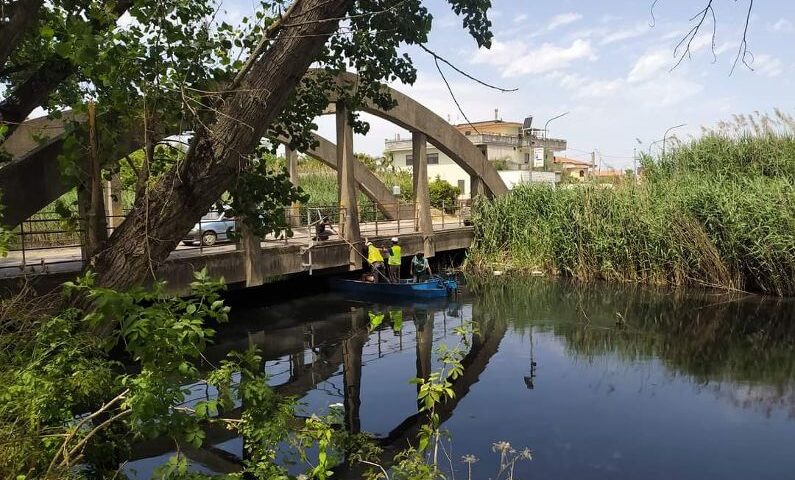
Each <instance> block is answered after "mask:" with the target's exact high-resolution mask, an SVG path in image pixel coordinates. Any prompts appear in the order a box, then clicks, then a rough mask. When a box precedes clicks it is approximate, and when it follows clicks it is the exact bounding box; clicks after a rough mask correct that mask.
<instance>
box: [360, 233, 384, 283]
mask: <svg viewBox="0 0 795 480" xmlns="http://www.w3.org/2000/svg"><path fill="white" fill-rule="evenodd" d="M364 245H365V246H366V247H367V263H369V264H370V269H371V270H372V271H373V283H378V282H379V281H380V280H381V279H380V278H379V277H382V276H383V275H384V273H383V269H384V257H383V255H381V251H380V250H379V249H378V248H377V247H376V246H375V245H373V242H371V241H369V240H367V239H365V242H364Z"/></svg>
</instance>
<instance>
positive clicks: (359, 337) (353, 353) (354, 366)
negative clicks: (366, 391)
mask: <svg viewBox="0 0 795 480" xmlns="http://www.w3.org/2000/svg"><path fill="white" fill-rule="evenodd" d="M365 317H367V314H366V312H365V310H364V309H361V308H356V309H351V332H352V334H351V335H348V336H347V338H346V339H345V340H343V341H342V386H343V392H344V397H343V408H344V411H345V428H346V429H347V430H348V432H350V433H359V432H360V431H361V428H362V422H361V417H360V415H359V411H360V409H361V406H362V398H361V392H362V354H363V352H364V344H365V343H367V339H368V338H369V332H368V331H367V328H366V327H365V325H366V323H365V322H366V320H365Z"/></svg>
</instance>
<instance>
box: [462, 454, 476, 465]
mask: <svg viewBox="0 0 795 480" xmlns="http://www.w3.org/2000/svg"><path fill="white" fill-rule="evenodd" d="M461 461H462V462H464V463H468V464H470V465H472V464H473V463H475V462H477V461H478V457H476V456H474V455H471V454H470V455H464V456H463V457H461Z"/></svg>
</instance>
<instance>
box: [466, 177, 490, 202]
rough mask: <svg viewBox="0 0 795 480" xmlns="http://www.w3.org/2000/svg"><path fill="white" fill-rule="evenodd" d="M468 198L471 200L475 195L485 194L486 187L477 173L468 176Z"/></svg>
mask: <svg viewBox="0 0 795 480" xmlns="http://www.w3.org/2000/svg"><path fill="white" fill-rule="evenodd" d="M469 192H470V193H469V198H471V199H472V200H474V199H475V197H477V196H480V195H485V194H486V187H485V186H484V185H483V180H482V179H481V178H480V176H478V175H471V176H470V177H469Z"/></svg>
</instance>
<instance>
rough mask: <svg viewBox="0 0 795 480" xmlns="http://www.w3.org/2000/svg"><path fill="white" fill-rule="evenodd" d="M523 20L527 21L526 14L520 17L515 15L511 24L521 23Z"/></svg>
mask: <svg viewBox="0 0 795 480" xmlns="http://www.w3.org/2000/svg"><path fill="white" fill-rule="evenodd" d="M525 20H527V14H525V13H522V14H520V15H517V16H516V18H514V19H513V23H522V22H524V21H525Z"/></svg>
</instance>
